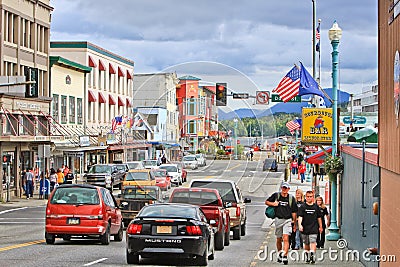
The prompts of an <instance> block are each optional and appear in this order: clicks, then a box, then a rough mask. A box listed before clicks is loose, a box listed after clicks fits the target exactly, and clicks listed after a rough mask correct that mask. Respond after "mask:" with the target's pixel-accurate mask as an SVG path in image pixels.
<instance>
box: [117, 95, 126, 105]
mask: <svg viewBox="0 0 400 267" xmlns="http://www.w3.org/2000/svg"><path fill="white" fill-rule="evenodd" d="M118 106H120V107H121V106H122V107H123V106H125V103H124V100H122V98H121V97H120V96H118Z"/></svg>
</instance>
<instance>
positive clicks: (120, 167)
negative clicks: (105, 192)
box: [116, 165, 126, 171]
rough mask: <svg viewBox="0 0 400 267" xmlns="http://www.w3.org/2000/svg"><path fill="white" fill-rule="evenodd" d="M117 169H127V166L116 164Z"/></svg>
mask: <svg viewBox="0 0 400 267" xmlns="http://www.w3.org/2000/svg"><path fill="white" fill-rule="evenodd" d="M116 167H117V170H119V171H126V166H125V165H116Z"/></svg>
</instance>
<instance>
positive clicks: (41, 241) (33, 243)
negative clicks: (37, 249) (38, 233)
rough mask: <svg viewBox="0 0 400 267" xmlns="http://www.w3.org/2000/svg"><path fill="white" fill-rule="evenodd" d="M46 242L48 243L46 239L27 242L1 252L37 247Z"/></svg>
mask: <svg viewBox="0 0 400 267" xmlns="http://www.w3.org/2000/svg"><path fill="white" fill-rule="evenodd" d="M44 242H46V241H45V240H44V239H42V240H36V241H31V242H26V243H22V244H16V245H12V246H8V247H3V248H0V252H2V251H7V250H11V249H16V248H22V247H27V246H32V245H36V244H41V243H44Z"/></svg>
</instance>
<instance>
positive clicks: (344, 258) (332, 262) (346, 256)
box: [250, 174, 363, 267]
mask: <svg viewBox="0 0 400 267" xmlns="http://www.w3.org/2000/svg"><path fill="white" fill-rule="evenodd" d="M281 181H283V174H282V177H281V179H280V181H279V182H278V184H277V185H276V191H279V187H280V183H281ZM328 182H329V181H328V177H327V176H325V177H324V180H323V181H320V182H319V189H320V193H319V195H321V196H322V198H323V199H325V185H326V184H327V183H328ZM290 186H291V187H290V192H289V193H290V194H291V195H294V194H295V192H296V189H297V188H300V189H302V190H303V192H304V193H305V192H306V191H308V190H312V185H311V182H304V183H301V181H300V180H297V177H296V178H295V177H293V176H292V180H291V182H290ZM262 229H263V230H265V240H264V242H263V243H262V244H261V245H260V248H259V251H258V252H257V253H256V255H255V256H254V259H253V261H252V262H251V264H250V266H251V267H260V266H278V265H283V264H282V263H278V262H277V253H276V243H275V241H276V238H275V225H274V224H273V220H272V219H269V218H267V217H265V221H264V223H263V225H262ZM327 234H328V231H327ZM343 242H344V243H346V241H345V240H339V241H325V248H324V249H317V253H316V254H317V259H316V263H315V265H320V266H343V265H346V266H348V267H356V266H357V267H359V266H363V265H362V264H361V262H360V261H359V260H358V259H357V257H356V256H354V255H353V254H352V253H353V252H352V251H349V250H348V249H346V245H347V244H344V243H343ZM303 252H304V250H302V249H300V250H291V249H289V254H288V259H289V265H290V266H304V265H306V262H305V260H304V256H303ZM361 257H362V255H359V258H360V259H361Z"/></svg>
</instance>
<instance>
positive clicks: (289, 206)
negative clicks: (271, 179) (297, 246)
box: [265, 182, 297, 265]
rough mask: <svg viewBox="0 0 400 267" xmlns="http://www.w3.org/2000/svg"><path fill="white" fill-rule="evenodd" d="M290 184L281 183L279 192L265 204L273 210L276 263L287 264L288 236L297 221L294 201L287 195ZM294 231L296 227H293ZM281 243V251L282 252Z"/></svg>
mask: <svg viewBox="0 0 400 267" xmlns="http://www.w3.org/2000/svg"><path fill="white" fill-rule="evenodd" d="M289 190H290V184H289V183H288V182H283V183H282V184H281V192H277V193H274V194H272V195H271V196H270V197H269V198H268V199H267V200H266V201H265V204H266V205H268V206H272V207H276V208H275V216H276V217H275V236H276V248H277V250H278V253H279V254H278V262H283V264H285V265H287V264H288V258H287V255H288V251H289V236H290V234H291V233H292V223H294V222H295V221H296V219H297V215H296V213H297V205H296V199H295V198H294V197H293V196H292V195H289ZM293 228H294V229H296V225H294V226H293ZM282 241H283V251H282Z"/></svg>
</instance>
